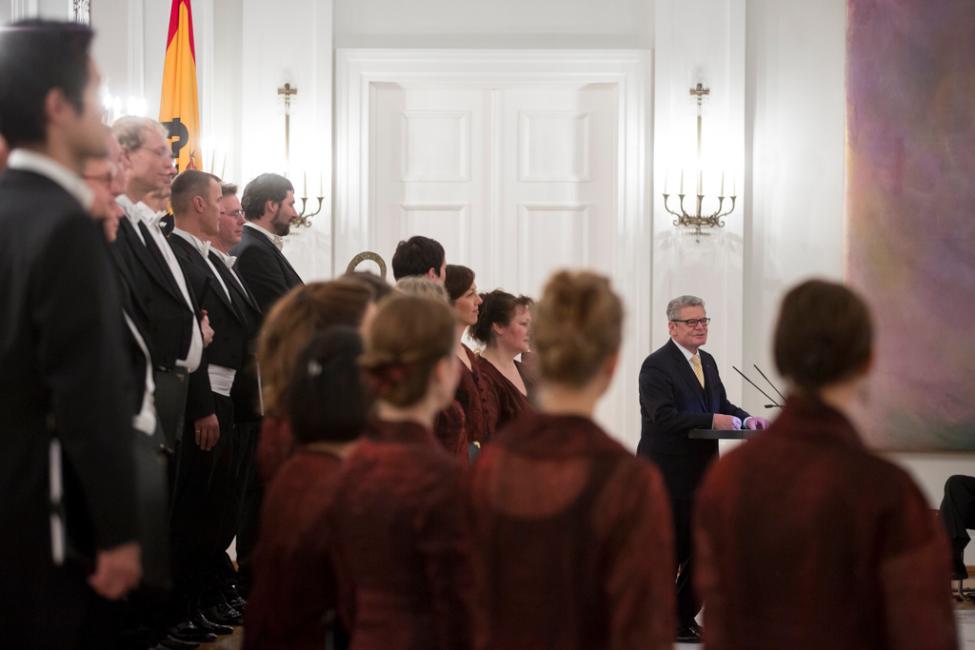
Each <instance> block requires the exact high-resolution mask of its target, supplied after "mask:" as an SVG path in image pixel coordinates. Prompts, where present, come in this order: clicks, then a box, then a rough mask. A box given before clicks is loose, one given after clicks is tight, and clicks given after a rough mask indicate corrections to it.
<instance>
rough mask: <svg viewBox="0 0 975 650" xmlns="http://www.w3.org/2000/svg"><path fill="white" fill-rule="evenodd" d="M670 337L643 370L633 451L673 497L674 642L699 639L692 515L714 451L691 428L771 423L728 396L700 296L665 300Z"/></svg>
mask: <svg viewBox="0 0 975 650" xmlns="http://www.w3.org/2000/svg"><path fill="white" fill-rule="evenodd" d="M667 320H668V321H669V322H668V331H669V333H670V340H669V341H668V342H667V343H666V344H665V345H664V346H663V347H661V348H660V349H658V350H657V351H655V352H654V353H653V354H651V355H650V356H648V357H647V358H646V360H645V361H644V362H643V367H642V368H641V369H640V414H641V418H642V427H641V432H640V444H639V446H638V447H637V453H639V454H640V455H641V456H645V457H647V458H649V459H650V460H652V461H653V462H654V463H656V464H657V466H658V467H659V468H660V471H661V473H662V474H663V476H664V481H665V483H666V484H667V490H668V492H669V494H670V501H671V508H672V511H673V516H674V536H675V537H674V539H675V551H676V553H675V555H676V560H677V614H678V631H677V639H678V641H681V642H696V641H700V638H701V630H700V627H699V626H698V625H697V623H696V622H695V620H694V618H695V617H696V616H697V613H698V612H699V611H700V609H701V603H700V601H699V600H698V599H697V597H696V595H695V594H694V591H693V572H692V567H691V550H692V541H691V514H692V509H693V500H694V494H695V492H696V491H697V486H698V484H699V483H700V482H701V478H702V476H703V475H704V471H705V470H706V469H707V467H708V465H709V464H710V463H711V461H712V460H714V458H715V457H716V456H717V455H718V441H717V440H692V439H690V438H688V437H687V436H688V433H689V432H690V431H691V429H740V428H742V426H745V427H747V428H751V429H760V428H764V427H765V426H767V425H768V423H767V422H766V421H765V420H763V419H762V418H755V417H750V416H749V415H748V413H746V412H745V411H744V410H742V409H741V408H739V407H737V406H735V405H734V404H732V403H731V402H729V401H728V396H727V394H726V393H725V389H724V385H723V384H722V383H721V377H720V376H719V375H718V366H717V364H716V363H715V362H714V357H712V356H711V355H710V354H708V353H707V352H705V351H704V350H701V349H700V348H701V347H702V346H703V345H704V344H705V343H707V340H708V322H709V321H710V319H709V318H707V315H706V314H705V311H704V301H703V300H701V299H700V298H697V297H695V296H680V297H679V298H675V299H673V300H671V301H670V304H668V305H667Z"/></svg>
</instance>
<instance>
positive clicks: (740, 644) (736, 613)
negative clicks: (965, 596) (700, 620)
mask: <svg viewBox="0 0 975 650" xmlns="http://www.w3.org/2000/svg"><path fill="white" fill-rule="evenodd" d="M695 540H696V556H695V558H696V559H695V561H696V562H697V569H696V571H697V575H696V577H697V585H698V589H699V592H700V595H701V596H702V597H703V599H704V602H705V606H704V631H705V642H706V644H707V647H708V648H709V649H710V648H714V649H716V650H722V649H724V648H745V647H747V648H755V649H759V650H761V649H764V648H767V649H769V650H772V649H776V650H779V649H781V648H790V650H803V649H806V648H808V649H809V650H814V649H815V650H822V649H823V648H828V649H829V650H847V649H849V650H854V649H856V650H860V649H865V648H876V649H877V650H881V649H884V650H892V649H904V650H907V649H909V648H910V649H917V648H924V649H925V650H942V649H943V650H951V649H954V648H955V647H956V634H955V619H954V616H953V612H952V605H951V595H950V593H949V578H950V575H951V568H950V563H949V559H948V558H949V554H948V547H947V543H946V541H945V539H944V533H943V531H941V530H940V527H939V526H938V525H937V521H936V518H935V517H934V516H933V515H932V513H931V509H930V508H929V506H928V505H927V503H925V500H924V498H923V497H922V496H921V493H920V491H919V490H918V488H917V486H916V485H915V484H914V482H913V481H912V480H911V478H910V477H909V476H908V475H907V474H906V473H905V472H904V471H903V470H901V469H900V468H898V467H895V466H894V465H892V464H891V463H889V462H887V461H885V460H883V459H881V458H879V457H877V456H875V455H874V454H872V453H870V452H869V451H868V450H867V449H866V448H865V447H864V446H863V444H862V443H861V442H860V439H859V437H858V435H857V432H856V430H855V429H854V428H853V426H852V425H851V424H850V422H849V421H848V420H847V419H846V418H845V417H844V416H843V415H842V414H840V413H839V412H838V411H835V410H833V409H832V408H830V407H828V406H826V405H824V404H819V403H814V402H811V401H804V400H800V399H798V398H790V399H789V400H788V401H787V402H786V406H785V409H784V410H783V412H782V414H781V416H779V419H778V420H776V421H775V423H774V424H773V425H772V427H771V428H770V429H769V430H767V431H764V432H761V433H759V434H758V435H756V436H755V437H754V438H752V439H751V440H749V441H748V442H747V443H745V444H743V445H742V446H741V447H739V448H737V449H735V450H734V451H732V452H731V453H730V454H728V455H727V456H726V457H724V458H722V459H721V460H720V461H719V462H717V463H716V464H715V465H714V466H712V468H711V470H710V471H709V473H708V474H707V475H706V477H705V479H704V483H703V485H702V487H701V490H700V492H699V493H698V503H697V512H696V516H695Z"/></svg>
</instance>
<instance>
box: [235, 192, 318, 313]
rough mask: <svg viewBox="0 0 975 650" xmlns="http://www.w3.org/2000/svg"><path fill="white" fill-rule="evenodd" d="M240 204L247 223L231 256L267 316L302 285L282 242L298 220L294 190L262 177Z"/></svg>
mask: <svg viewBox="0 0 975 650" xmlns="http://www.w3.org/2000/svg"><path fill="white" fill-rule="evenodd" d="M240 203H241V207H242V209H243V210H244V218H245V219H247V223H245V224H244V231H243V234H242V235H241V239H240V243H239V244H237V245H236V246H234V248H233V249H232V250H231V251H230V252H231V254H233V255H235V256H236V257H237V264H236V269H237V273H238V274H239V275H240V277H241V278H242V279H243V280H244V284H246V285H247V288H248V289H249V290H250V292H251V293H252V294H253V295H254V297H255V298H256V299H257V304H258V306H260V308H261V311H262V312H263V313H264V314H267V313H268V312H269V311H270V310H271V306H272V305H273V304H274V303H275V302H276V301H277V299H278V298H280V297H281V296H283V295H284V294H286V293H288V291H290V290H291V289H293V288H294V287H296V286H298V285H300V284H302V282H301V278H300V277H298V274H297V273H296V272H295V270H294V268H292V266H291V264H290V263H289V262H288V260H287V259H286V258H285V257H284V254H283V253H282V252H281V246H282V245H283V242H282V239H281V238H282V237H284V236H285V235H287V234H288V232H289V231H290V230H291V222H292V221H294V220H295V219H297V218H298V212H297V211H296V210H295V193H294V187H293V186H292V185H291V181H289V180H288V179H287V178H285V177H284V176H280V175H278V174H261V175H260V176H258V177H257V178H255V179H254V180H252V181H251V182H250V183H248V184H247V187H245V188H244V195H243V197H242V198H241V201H240Z"/></svg>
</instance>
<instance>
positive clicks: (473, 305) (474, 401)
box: [444, 264, 490, 446]
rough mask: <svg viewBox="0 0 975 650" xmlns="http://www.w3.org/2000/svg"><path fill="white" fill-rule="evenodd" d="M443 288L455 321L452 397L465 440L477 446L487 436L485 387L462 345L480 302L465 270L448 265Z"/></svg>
mask: <svg viewBox="0 0 975 650" xmlns="http://www.w3.org/2000/svg"><path fill="white" fill-rule="evenodd" d="M444 288H446V289H447V295H448V296H449V297H450V303H451V305H452V306H453V308H454V315H455V317H456V318H457V347H456V348H455V350H454V354H455V355H456V356H457V358H458V359H459V360H460V364H461V369H460V382H459V383H458V384H457V394H456V395H455V396H454V399H456V401H457V403H458V404H460V407H461V409H462V410H463V411H464V421H465V427H466V429H467V439H468V441H469V442H470V443H473V444H476V445H477V446H480V445H481V443H482V442H484V441H485V440H486V439H487V438H488V437H490V435H489V434H488V426H487V412H486V410H485V402H486V397H485V392H486V390H487V389H486V387H485V385H484V381H483V379H482V377H483V376H482V374H481V370H480V366H479V363H478V358H477V355H475V354H474V352H472V351H471V349H470V348H469V347H467V346H466V345H465V344H464V334H465V333H466V332H467V330H468V328H470V327H473V326H474V325H476V324H477V316H478V313H479V312H480V306H481V303H482V302H483V300H481V296H480V295H479V294H478V293H477V285H476V284H475V283H474V271H472V270H471V269H469V268H467V267H466V266H460V265H458V264H448V265H447V267H446V270H445V272H444Z"/></svg>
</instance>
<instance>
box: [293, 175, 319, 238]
mask: <svg viewBox="0 0 975 650" xmlns="http://www.w3.org/2000/svg"><path fill="white" fill-rule="evenodd" d="M304 180H305V183H304V188H303V191H302V193H301V194H302V196H300V197H297V199H296V200H300V201H301V210H299V211H298V217H297V218H296V219H294V220H292V222H291V223H293V224H294V225H296V226H302V227H305V228H308V227H309V226H311V218H312V217H314V216H315V215H317V214H318V213H319V212H321V211H322V203H323V202H324V201H325V185H324V178H323V177H322V176H321V175H319V178H318V196H315V197H311V198H312V199H318V206H317V207H316V208H315V211H314V212H308V208H309V205H308V199H309V196H308V172H305V174H304Z"/></svg>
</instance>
